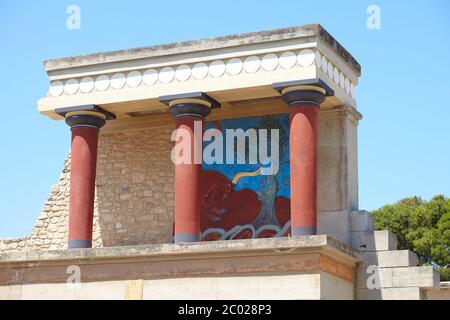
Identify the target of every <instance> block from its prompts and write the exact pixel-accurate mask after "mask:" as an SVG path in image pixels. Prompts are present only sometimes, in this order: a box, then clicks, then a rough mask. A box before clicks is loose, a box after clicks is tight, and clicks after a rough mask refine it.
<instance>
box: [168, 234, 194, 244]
mask: <svg viewBox="0 0 450 320" xmlns="http://www.w3.org/2000/svg"><path fill="white" fill-rule="evenodd" d="M174 241H175V243H180V242H199V241H200V234H198V233H178V234H176V235H175V237H174Z"/></svg>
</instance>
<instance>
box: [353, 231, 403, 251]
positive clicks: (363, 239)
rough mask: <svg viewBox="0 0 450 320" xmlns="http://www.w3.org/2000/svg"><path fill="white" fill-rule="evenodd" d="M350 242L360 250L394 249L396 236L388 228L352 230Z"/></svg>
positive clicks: (395, 247)
mask: <svg viewBox="0 0 450 320" xmlns="http://www.w3.org/2000/svg"><path fill="white" fill-rule="evenodd" d="M350 243H351V245H352V247H353V248H354V249H356V250H359V251H361V252H368V251H369V252H370V251H388V250H396V249H397V236H396V235H395V234H393V233H392V232H390V231H388V230H381V231H352V232H350Z"/></svg>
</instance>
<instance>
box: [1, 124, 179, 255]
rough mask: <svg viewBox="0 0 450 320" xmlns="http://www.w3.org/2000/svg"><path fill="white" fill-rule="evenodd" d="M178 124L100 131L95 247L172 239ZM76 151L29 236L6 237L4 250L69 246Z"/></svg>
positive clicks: (2, 242) (67, 161) (151, 242)
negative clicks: (72, 163)
mask: <svg viewBox="0 0 450 320" xmlns="http://www.w3.org/2000/svg"><path fill="white" fill-rule="evenodd" d="M171 132H172V128H162V129H161V128H152V129H145V130H139V131H127V132H120V133H105V134H101V135H100V139H99V149H98V163H97V190H96V201H95V208H94V234H93V246H94V247H102V246H122V245H135V244H153V243H166V242H169V241H170V240H171V236H172V216H173V208H174V194H173V185H174V177H173V172H174V170H173V165H172V162H171V161H170V152H171V149H172V142H171V141H170V134H171ZM69 184H70V155H69V156H68V158H67V160H66V161H65V162H64V166H63V170H62V174H61V177H60V181H59V182H58V183H57V184H56V185H54V186H53V187H52V190H51V193H50V195H49V198H48V200H47V201H46V203H45V205H44V207H43V209H42V213H41V214H40V215H39V217H38V219H37V222H36V224H35V226H34V227H33V229H32V230H31V232H30V235H29V236H28V237H24V238H19V239H4V240H0V253H1V252H13V251H27V250H55V249H66V248H67V226H68V212H69V193H70V188H69Z"/></svg>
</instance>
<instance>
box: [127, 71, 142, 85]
mask: <svg viewBox="0 0 450 320" xmlns="http://www.w3.org/2000/svg"><path fill="white" fill-rule="evenodd" d="M141 82H142V74H141V73H140V72H139V71H131V72H130V73H129V74H128V75H127V85H128V86H129V87H130V88H136V87H137V86H139V85H140V84H141Z"/></svg>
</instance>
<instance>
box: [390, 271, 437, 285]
mask: <svg viewBox="0 0 450 320" xmlns="http://www.w3.org/2000/svg"><path fill="white" fill-rule="evenodd" d="M392 282H393V286H394V287H421V288H435V289H437V288H439V286H440V283H439V271H438V270H437V269H435V268H433V267H431V266H425V267H408V268H393V269H392Z"/></svg>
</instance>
